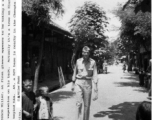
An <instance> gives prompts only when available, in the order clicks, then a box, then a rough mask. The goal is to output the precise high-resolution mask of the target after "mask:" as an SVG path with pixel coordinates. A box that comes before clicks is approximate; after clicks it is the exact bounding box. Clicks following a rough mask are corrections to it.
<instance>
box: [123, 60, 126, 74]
mask: <svg viewBox="0 0 152 120" xmlns="http://www.w3.org/2000/svg"><path fill="white" fill-rule="evenodd" d="M125 71H126V62H125V61H124V63H123V72H125Z"/></svg>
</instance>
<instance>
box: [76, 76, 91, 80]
mask: <svg viewBox="0 0 152 120" xmlns="http://www.w3.org/2000/svg"><path fill="white" fill-rule="evenodd" d="M76 79H78V80H91V79H87V78H78V77H76Z"/></svg>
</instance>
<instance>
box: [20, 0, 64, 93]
mask: <svg viewBox="0 0 152 120" xmlns="http://www.w3.org/2000/svg"><path fill="white" fill-rule="evenodd" d="M22 12H23V13H25V14H26V15H27V16H29V17H30V19H31V23H30V26H31V27H32V28H33V34H36V32H34V31H36V30H41V33H42V35H41V41H40V51H39V56H38V63H37V66H36V69H35V77H34V88H33V91H34V92H35V91H36V90H37V87H38V79H39V71H40V66H41V61H42V57H43V47H44V39H45V30H46V28H47V25H48V24H49V23H50V22H51V20H52V17H53V16H57V17H58V16H59V15H62V14H63V13H64V10H63V6H62V3H61V0H22ZM23 20H24V18H23Z"/></svg>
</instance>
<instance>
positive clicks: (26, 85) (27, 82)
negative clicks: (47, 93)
mask: <svg viewBox="0 0 152 120" xmlns="http://www.w3.org/2000/svg"><path fill="white" fill-rule="evenodd" d="M23 87H24V90H25V91H26V92H30V91H32V81H31V80H25V81H24V82H23Z"/></svg>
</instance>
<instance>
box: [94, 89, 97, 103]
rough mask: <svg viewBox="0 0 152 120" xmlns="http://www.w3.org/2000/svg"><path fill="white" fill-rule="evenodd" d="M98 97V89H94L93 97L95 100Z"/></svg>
mask: <svg viewBox="0 0 152 120" xmlns="http://www.w3.org/2000/svg"><path fill="white" fill-rule="evenodd" d="M97 99H98V90H97V89H94V97H93V101H95V100H97Z"/></svg>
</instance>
